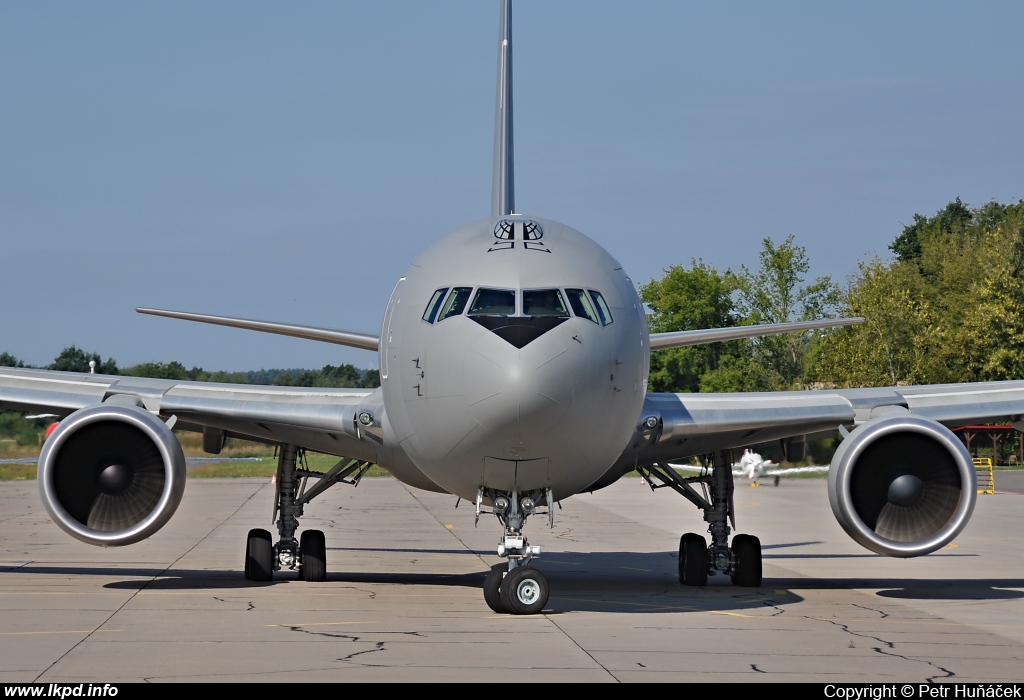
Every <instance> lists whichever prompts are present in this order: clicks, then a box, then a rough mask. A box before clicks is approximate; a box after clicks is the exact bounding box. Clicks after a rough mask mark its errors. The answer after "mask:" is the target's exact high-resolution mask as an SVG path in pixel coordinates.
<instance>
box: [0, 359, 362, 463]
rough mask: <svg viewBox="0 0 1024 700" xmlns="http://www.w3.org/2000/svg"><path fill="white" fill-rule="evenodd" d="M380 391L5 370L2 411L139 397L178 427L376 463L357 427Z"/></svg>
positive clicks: (65, 410) (69, 407)
mask: <svg viewBox="0 0 1024 700" xmlns="http://www.w3.org/2000/svg"><path fill="white" fill-rule="evenodd" d="M375 394H379V390H371V389H319V388H299V387H277V386H253V385H246V384H214V383H207V382H189V381H178V380H173V379H148V378H142V377H123V376H108V375H100V374H79V373H76V372H53V371H47V370H30V369H12V368H7V367H3V368H0V407H2V408H7V409H14V410H23V411H39V410H45V411H48V412H52V413H55V414H58V415H61V416H64V415H68V414H70V413H72V412H74V411H76V410H78V409H81V408H85V407H86V406H91V405H96V404H99V403H101V402H104V401H109V400H111V398H112V397H115V396H117V395H124V396H127V397H130V398H131V397H137V399H140V400H141V401H142V403H143V405H144V406H145V407H146V408H147V409H148V410H149V411H151V412H153V413H156V414H158V415H160V416H161V417H163V418H165V419H169V418H170V417H171V416H176V417H177V419H178V422H177V423H176V425H177V426H178V427H183V428H186V429H192V430H202V429H203V428H204V427H209V428H215V429H220V430H223V431H225V433H226V434H227V435H230V436H235V437H243V438H248V439H253V440H261V441H273V442H280V443H288V444H294V445H297V446H300V447H306V448H309V449H312V450H315V451H317V452H324V453H327V454H336V455H344V456H346V457H351V458H355V459H364V460H369V461H374V460H375V459H376V454H375V450H374V444H373V442H372V441H369V442H368V441H366V440H360V439H359V437H358V432H357V430H356V427H355V425H354V420H355V415H356V411H357V407H358V406H359V404H360V403H361V402H364V401H367V402H371V403H372V402H373V401H374V398H375Z"/></svg>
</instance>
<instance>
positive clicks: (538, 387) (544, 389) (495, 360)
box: [463, 333, 575, 437]
mask: <svg viewBox="0 0 1024 700" xmlns="http://www.w3.org/2000/svg"><path fill="white" fill-rule="evenodd" d="M463 373H464V374H463V382H464V383H463V386H464V387H465V391H466V402H467V404H468V406H469V411H470V414H471V415H472V416H473V418H474V419H475V420H476V421H477V422H478V423H479V424H480V425H481V426H483V427H485V428H487V429H488V430H491V431H493V432H495V433H498V434H500V435H507V436H512V437H528V436H530V435H539V434H541V433H544V432H546V431H548V430H551V429H552V428H554V427H555V426H556V425H557V424H558V422H559V420H560V419H561V418H562V416H563V415H564V414H565V412H566V411H567V410H568V408H569V402H570V401H571V400H572V395H573V381H574V377H575V368H574V366H573V360H572V356H571V353H570V349H569V348H568V347H567V345H566V343H565V341H564V340H562V339H561V338H559V337H557V336H555V335H553V334H547V335H545V336H543V337H541V338H538V339H537V340H535V341H533V342H531V343H529V344H528V345H526V346H525V347H523V348H522V349H518V348H516V347H514V346H512V345H510V344H509V343H508V342H506V341H505V340H502V339H501V338H499V337H498V336H497V335H495V334H493V333H486V334H484V335H483V336H481V337H480V338H478V339H477V341H476V342H475V343H473V345H472V346H471V347H470V349H469V352H467V353H466V361H465V364H464V365H463Z"/></svg>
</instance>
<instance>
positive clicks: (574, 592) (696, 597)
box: [3, 543, 1024, 614]
mask: <svg viewBox="0 0 1024 700" xmlns="http://www.w3.org/2000/svg"><path fill="white" fill-rule="evenodd" d="M801 544H807V543H801ZM773 547H776V548H784V547H785V545H774V546H773ZM331 551H332V552H335V555H334V556H333V557H331V563H332V565H333V566H334V567H335V570H334V571H332V572H330V573H329V574H328V576H327V584H326V585H330V584H332V583H333V584H360V585H364V586H365V585H374V584H377V585H409V586H441V587H460V588H480V587H482V585H483V579H484V575H485V573H486V570H481V571H476V572H472V573H452V574H447V573H436V572H424V573H418V572H416V571H415V568H416V566H417V564H416V563H415V561H410V564H409V569H410V571H405V572H394V571H389V572H380V571H377V572H374V571H346V570H345V557H344V552H345V551H346V550H344V549H337V550H335V549H332V550H331ZM348 551H356V550H354V549H349V550H348ZM363 551H365V550H363ZM376 551H380V550H376ZM387 551H388V552H390V553H399V554H401V553H407V554H409V555H411V556H412V557H413V558H415V557H416V556H417V555H418V556H419V557H420V558H424V557H429V556H431V555H434V554H445V555H451V554H463V555H467V556H472V557H484V558H486V559H487V560H489V559H491V558H493V555H491V553H490V552H487V553H477V552H471V551H467V550H443V551H442V550H412V549H397V548H396V549H390V550H387ZM816 556H818V555H816ZM820 556H821V557H822V558H828V557H829V556H830V555H827V554H823V555H820ZM831 556H835V555H831ZM932 556H935V555H932ZM779 558H784V557H783V556H780V557H779ZM537 567H538V568H539V569H540V570H542V571H543V572H544V573H545V575H546V576H547V577H548V579H549V581H550V583H551V591H552V593H551V600H550V602H549V603H548V605H547V606H546V608H545V612H555V613H557V612H604V613H632V614H636V613H657V614H664V613H672V612H679V613H684V612H694V611H736V610H750V609H753V608H763V607H776V606H783V605H786V606H789V605H793V604H797V603H800V602H802V601H803V597H802V596H800V595H799V591H801V590H826V589H828V590H855V589H857V590H865V589H867V590H871V589H874V590H876V591H877V593H876V594H875V595H878V596H881V597H886V598H894V599H905V600H954V601H959V600H964V601H966V600H1013V599H1018V598H1022V597H1024V592H1022V591H1020V590H1012V589H1024V578H1006V579H960V578H955V579H913V578H827V579H822V578H811V577H807V578H804V577H801V578H765V579H764V582H763V584H762V586H761V587H760V588H741V587H738V586H733V585H732V583H731V582H730V581H729V579H728V577H726V576H723V575H716V576H712V577H711V578H710V579H709V580H708V585H707V586H706V587H702V588H692V587H686V586H681V585H679V582H678V569H677V567H678V555H677V553H676V552H670V551H664V552H646V553H641V552H564V551H563V552H557V553H551V554H546V555H544V556H543V557H541V558H540V559H538V560H537ZM3 573H5V574H11V573H26V574H31V575H39V574H54V575H60V576H69V575H71V576H98V577H103V578H107V579H111V578H115V579H119V580H114V581H108V582H106V583H104V584H102V585H103V587H104V588H108V589H119V590H141V589H145V590H149V591H153V590H193V591H202V590H226V589H253V588H265V587H272V586H281V585H289V586H296V585H299V586H307V585H313V586H316V585H319V586H323V585H325V584H306V583H304V582H299V581H297V580H296V578H297V577H296V575H295V574H278V575H277V578H276V580H274V581H270V582H266V583H259V582H253V581H247V580H245V578H244V577H243V576H242V572H241V567H239V568H238V569H171V570H168V569H165V568H162V567H136V568H126V567H124V566H115V565H111V566H46V565H43V566H40V565H33V564H29V565H27V566H24V567H21V568H17V569H7V570H4V571H3ZM125 577H130V578H129V579H127V580H126V579H125Z"/></svg>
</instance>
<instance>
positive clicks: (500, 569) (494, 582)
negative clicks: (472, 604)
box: [484, 564, 511, 615]
mask: <svg viewBox="0 0 1024 700" xmlns="http://www.w3.org/2000/svg"><path fill="white" fill-rule="evenodd" d="M507 571H508V566H507V565H506V564H495V565H494V566H492V567H491V570H490V571H488V572H487V577H486V578H485V579H484V602H486V603H487V607H489V608H490V609H491V610H493V611H494V612H496V613H498V614H500V615H507V614H508V613H509V612H511V611H510V610H509V609H508V608H507V607H506V606H505V603H504V602H502V600H501V582H502V579H504V578H505V573H506V572H507Z"/></svg>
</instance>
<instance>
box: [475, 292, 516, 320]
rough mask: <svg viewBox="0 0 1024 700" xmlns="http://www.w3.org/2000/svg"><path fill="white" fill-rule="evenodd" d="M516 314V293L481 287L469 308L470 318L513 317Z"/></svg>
mask: <svg viewBox="0 0 1024 700" xmlns="http://www.w3.org/2000/svg"><path fill="white" fill-rule="evenodd" d="M515 312H516V293H515V292H514V291H513V290H511V289H487V288H486V287H481V288H480V289H479V290H477V293H476V297H474V299H473V305H472V306H470V307H469V315H470V316H512V315H513V314H515Z"/></svg>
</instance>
